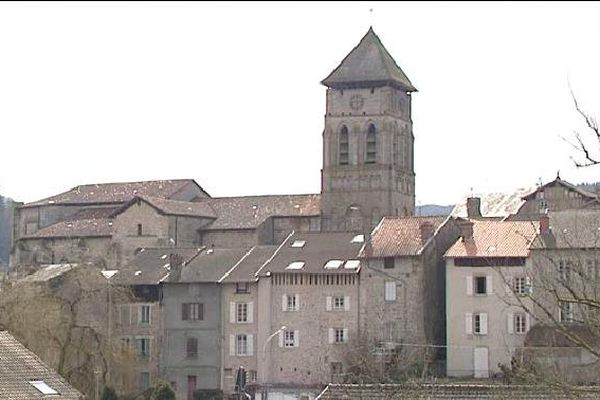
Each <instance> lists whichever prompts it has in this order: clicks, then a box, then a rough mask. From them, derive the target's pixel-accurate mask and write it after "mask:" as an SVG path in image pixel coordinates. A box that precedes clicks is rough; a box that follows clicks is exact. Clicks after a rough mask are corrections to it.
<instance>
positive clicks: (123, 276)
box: [113, 248, 203, 285]
mask: <svg viewBox="0 0 600 400" xmlns="http://www.w3.org/2000/svg"><path fill="white" fill-rule="evenodd" d="M202 250H203V248H177V249H172V248H142V249H140V250H138V251H137V253H136V255H135V257H134V258H133V260H131V262H130V263H129V264H127V265H126V266H123V267H121V268H119V272H118V273H117V274H116V275H115V276H114V278H113V281H114V282H115V283H121V284H126V285H156V284H158V283H159V282H162V281H163V280H165V279H166V277H167V275H168V274H169V272H170V271H171V255H172V254H176V255H178V256H180V257H181V261H182V262H183V263H186V264H187V263H189V262H190V260H192V259H194V257H196V256H197V255H198V254H200V252H202Z"/></svg>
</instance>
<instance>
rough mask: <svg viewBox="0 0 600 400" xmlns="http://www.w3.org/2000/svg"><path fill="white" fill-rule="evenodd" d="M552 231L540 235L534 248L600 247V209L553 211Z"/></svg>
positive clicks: (550, 215)
mask: <svg viewBox="0 0 600 400" xmlns="http://www.w3.org/2000/svg"><path fill="white" fill-rule="evenodd" d="M548 216H549V217H550V232H549V233H548V234H545V235H538V237H537V238H536V240H535V241H534V242H533V245H532V248H534V249H541V248H551V249H552V248H558V249H600V210H587V209H583V210H582V209H578V210H564V211H553V212H551V213H549V214H548Z"/></svg>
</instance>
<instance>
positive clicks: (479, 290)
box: [475, 276, 486, 294]
mask: <svg viewBox="0 0 600 400" xmlns="http://www.w3.org/2000/svg"><path fill="white" fill-rule="evenodd" d="M475 294H486V279H485V276H476V277H475Z"/></svg>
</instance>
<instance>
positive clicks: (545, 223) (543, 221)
mask: <svg viewBox="0 0 600 400" xmlns="http://www.w3.org/2000/svg"><path fill="white" fill-rule="evenodd" d="M548 232H550V217H549V216H548V214H542V215H540V234H541V235H546V234H547V233H548Z"/></svg>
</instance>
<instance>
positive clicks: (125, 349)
mask: <svg viewBox="0 0 600 400" xmlns="http://www.w3.org/2000/svg"><path fill="white" fill-rule="evenodd" d="M130 343H131V342H130V340H129V338H128V337H124V338H121V352H122V353H127V352H128V351H129V346H130Z"/></svg>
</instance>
